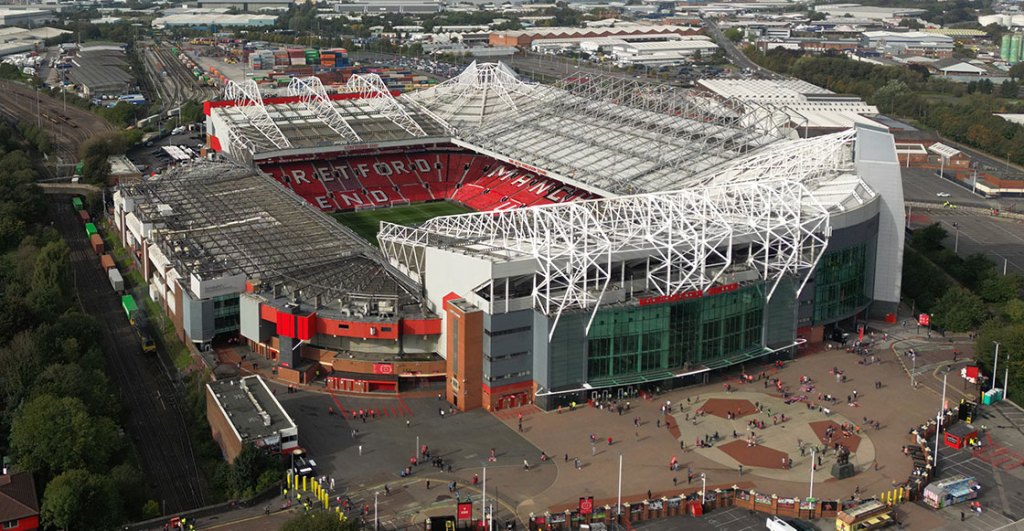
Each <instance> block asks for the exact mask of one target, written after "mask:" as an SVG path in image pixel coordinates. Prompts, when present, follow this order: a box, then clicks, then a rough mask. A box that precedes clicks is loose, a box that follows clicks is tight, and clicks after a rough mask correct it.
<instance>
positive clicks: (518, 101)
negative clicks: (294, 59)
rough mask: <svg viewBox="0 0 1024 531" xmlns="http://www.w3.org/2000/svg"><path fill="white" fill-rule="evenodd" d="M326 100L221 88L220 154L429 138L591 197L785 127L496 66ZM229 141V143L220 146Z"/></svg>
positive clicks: (646, 182)
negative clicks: (537, 80)
mask: <svg viewBox="0 0 1024 531" xmlns="http://www.w3.org/2000/svg"><path fill="white" fill-rule="evenodd" d="M346 89H347V94H342V95H334V96H329V95H328V94H327V93H326V91H325V90H324V87H323V86H322V85H321V84H320V81H319V80H318V79H316V78H298V79H294V80H293V81H292V83H291V85H289V94H290V97H289V98H283V99H273V100H268V101H267V102H264V101H263V99H262V96H261V95H260V93H259V89H258V88H257V86H256V84H255V83H254V82H252V81H249V82H246V83H241V84H235V83H229V84H228V87H227V88H226V90H225V96H226V97H227V98H228V99H229V100H234V101H233V102H228V103H226V104H220V105H215V107H217V109H216V112H217V119H218V120H222V121H224V122H226V123H227V125H228V127H227V132H226V133H222V132H220V130H219V128H218V131H217V132H216V133H215V134H217V135H220V136H221V137H222V138H221V140H220V141H221V143H222V146H223V144H224V142H225V141H226V142H227V144H228V146H229V151H230V153H231V154H236V153H237V154H239V155H238V156H237V157H236V158H239V159H240V160H246V159H247V158H251V157H253V156H256V155H259V156H260V157H269V156H274V155H276V154H287V153H288V152H289V151H291V152H294V150H296V149H303V148H306V149H316V148H318V146H320V148H321V149H327V148H334V149H337V148H338V147H339V146H358V145H359V144H371V145H379V144H381V143H382V142H388V141H395V142H413V141H419V139H429V138H433V139H435V140H443V141H445V142H447V141H449V140H450V141H452V142H454V143H455V144H458V145H462V146H464V147H467V148H469V149H473V150H475V151H478V152H480V153H484V154H487V155H489V156H492V157H495V158H497V159H499V160H505V161H510V162H514V163H519V164H520V165H526V166H530V167H533V168H537V169H538V170H539V173H542V174H544V175H548V176H551V177H554V178H557V179H560V180H562V181H564V182H566V183H568V184H571V185H573V186H576V187H577V188H581V189H584V190H588V191H590V192H593V193H595V194H597V195H602V196H609V195H616V194H635V193H643V192H656V191H662V190H672V189H678V188H679V187H680V185H681V183H682V182H683V181H684V180H685V179H686V178H687V177H689V176H692V175H695V174H698V173H700V172H703V171H706V170H709V169H711V168H714V167H717V166H720V165H721V164H723V163H726V162H728V161H730V160H733V159H735V158H737V157H739V156H742V155H744V154H747V153H749V152H752V151H754V150H756V149H759V148H761V147H763V146H766V145H768V144H771V143H773V142H776V141H778V140H781V139H783V138H784V137H785V136H786V135H787V132H786V131H785V130H784V127H785V126H786V125H787V124H789V123H791V122H792V120H791V118H790V117H789V116H788V115H787V114H786V113H785V112H782V111H781V110H779V109H778V108H775V107H773V106H771V105H766V104H762V103H759V102H756V101H747V102H741V101H738V100H735V99H729V98H715V97H709V96H707V95H704V94H700V93H697V92H692V91H684V90H679V89H676V88H674V87H671V86H669V85H666V84H660V83H654V82H649V81H645V80H639V79H633V78H630V77H628V76H627V77H622V76H610V75H589V74H588V75H586V76H581V75H577V76H571V77H569V78H566V79H565V80H563V81H561V82H560V83H558V84H556V85H554V86H552V85H535V84H530V83H525V82H523V81H521V80H519V79H518V78H517V77H516V76H515V74H514V72H513V71H512V70H511V69H510V68H509V67H507V66H505V65H503V64H500V63H499V64H478V63H473V64H471V65H470V66H469V67H467V68H466V70H465V71H464V72H463V73H462V74H460V75H459V76H457V77H455V78H453V79H451V80H449V81H447V82H445V83H442V84H440V85H438V86H436V87H434V88H432V89H428V90H426V91H424V92H423V93H421V94H409V95H405V96H402V97H401V98H394V97H393V95H392V94H391V93H390V92H388V90H387V88H386V87H385V86H384V84H383V82H382V81H381V80H380V78H379V77H377V76H376V75H374V74H368V75H364V76H361V75H354V76H352V78H351V79H350V80H349V82H348V85H347V87H346ZM224 136H227V138H223V137H224Z"/></svg>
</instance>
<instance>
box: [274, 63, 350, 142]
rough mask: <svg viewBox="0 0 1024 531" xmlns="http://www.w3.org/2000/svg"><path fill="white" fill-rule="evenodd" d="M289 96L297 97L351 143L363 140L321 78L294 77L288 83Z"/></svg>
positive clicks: (310, 110)
mask: <svg viewBox="0 0 1024 531" xmlns="http://www.w3.org/2000/svg"><path fill="white" fill-rule="evenodd" d="M288 94H289V95H290V96H297V97H298V98H299V101H300V102H301V103H302V104H303V105H305V107H306V109H308V110H309V112H311V113H313V114H314V115H316V116H317V117H318V118H320V120H322V121H323V122H324V124H325V125H327V127H330V128H331V130H332V131H334V132H335V133H337V134H338V135H340V136H341V137H342V138H344V139H345V140H347V141H349V142H359V141H361V140H362V139H361V138H359V135H358V134H356V132H355V130H353V129H352V126H350V125H348V122H347V121H346V120H345V118H344V117H343V116H342V115H341V113H339V112H338V109H337V108H336V107H335V106H334V103H332V102H331V99H330V98H329V97H328V96H327V91H326V90H325V89H324V85H323V83H322V82H321V81H320V78H318V77H315V76H310V77H293V78H292V80H291V82H289V83H288Z"/></svg>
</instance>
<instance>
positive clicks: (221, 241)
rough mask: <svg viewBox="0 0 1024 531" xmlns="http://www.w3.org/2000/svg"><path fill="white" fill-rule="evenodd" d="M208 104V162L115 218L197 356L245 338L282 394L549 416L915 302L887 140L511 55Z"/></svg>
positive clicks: (145, 192)
mask: <svg viewBox="0 0 1024 531" xmlns="http://www.w3.org/2000/svg"><path fill="white" fill-rule="evenodd" d="M205 112H206V117H207V118H206V120H207V123H206V125H207V140H208V146H209V148H210V150H212V151H214V152H216V153H217V155H216V156H214V157H212V158H215V159H217V160H214V161H202V162H198V163H194V164H191V165H186V166H179V167H177V168H173V169H170V170H167V171H165V172H164V173H162V174H160V175H157V176H154V177H152V178H149V179H147V180H144V181H142V182H139V183H133V184H126V185H122V186H120V188H119V189H118V191H117V192H116V193H115V222H116V224H117V226H118V228H119V231H120V234H121V237H122V241H123V242H125V245H126V247H128V248H129V249H131V250H132V252H133V255H134V256H135V257H136V258H137V260H138V262H139V265H140V267H141V268H142V270H143V273H144V276H145V278H147V279H148V281H149V290H150V295H151V297H152V298H153V300H154V301H159V303H160V304H161V305H162V306H163V308H164V310H165V311H166V312H167V313H168V315H170V316H171V321H172V322H174V323H175V327H176V329H177V331H178V334H179V336H180V337H181V338H182V339H183V340H186V341H191V342H193V343H195V344H197V345H199V346H202V347H204V348H205V347H207V346H210V345H213V346H215V345H216V344H217V343H218V342H221V341H227V340H231V339H233V338H240V339H241V340H243V341H244V342H246V343H247V344H248V345H249V347H250V348H251V349H252V350H253V351H254V352H256V353H258V354H259V355H261V356H265V357H267V358H271V359H274V360H276V361H277V362H278V375H279V377H281V378H283V379H286V380H289V381H294V382H299V383H305V382H311V381H313V379H315V378H317V377H318V376H325V377H326V385H327V386H328V387H330V388H333V389H337V390H344V391H349V392H398V391H402V390H405V389H411V388H415V387H416V386H418V385H420V384H421V383H423V382H424V381H437V382H444V386H445V389H446V394H447V397H448V399H449V401H450V402H452V403H453V404H455V405H456V406H457V407H458V408H459V409H462V410H468V409H474V408H479V407H484V408H487V409H502V408H508V407H515V406H518V405H522V404H526V403H536V404H537V405H539V406H540V407H543V408H547V409H552V408H556V407H558V406H560V405H566V404H569V403H571V402H583V401H586V400H590V399H594V398H598V399H600V398H605V397H623V396H633V395H635V394H636V393H638V392H642V391H644V390H650V389H654V388H661V389H669V388H672V387H675V386H679V385H685V384H687V383H692V382H696V381H704V380H705V379H706V378H707V377H708V376H709V374H711V373H712V372H713V371H718V370H723V369H726V368H729V367H733V366H737V365H741V364H744V363H747V362H755V361H758V360H762V361H763V360H764V359H768V358H773V357H790V356H792V355H794V354H795V352H796V350H797V349H799V348H801V346H802V345H803V344H805V343H807V342H811V343H815V342H820V341H822V339H823V338H824V337H825V336H826V334H830V333H832V332H833V331H834V330H836V329H837V328H840V327H847V326H852V325H853V324H854V322H855V320H857V319H863V318H865V317H867V316H869V315H870V316H873V317H886V316H890V315H891V314H892V313H893V312H895V308H896V305H897V304H898V301H899V292H900V285H899V284H900V271H901V266H902V254H903V238H904V231H903V227H904V225H905V223H904V213H903V197H902V187H901V181H900V167H899V163H898V161H897V156H896V149H895V144H894V142H893V139H892V136H891V135H890V134H889V133H888V132H887V131H885V130H884V129H880V128H875V127H871V126H858V127H857V128H856V129H851V130H845V131H840V132H835V133H830V134H822V135H820V136H814V137H810V138H801V137H800V135H799V133H800V131H799V128H797V127H794V125H793V123H792V120H791V119H790V118H789V115H788V114H787V113H786V112H785V109H784V108H781V107H777V106H774V105H773V104H767V103H758V102H751V101H739V100H735V99H730V98H722V97H716V96H714V95H709V94H707V93H701V92H693V91H683V90H679V89H675V88H672V87H668V86H665V85H660V84H656V83H649V82H646V81H641V80H639V79H632V78H623V77H612V76H590V75H574V76H570V77H568V78H566V79H564V80H562V81H561V82H559V83H556V84H554V85H539V84H533V83H530V82H526V81H523V80H521V79H520V78H519V77H518V76H517V75H516V74H515V72H514V71H512V70H511V69H510V68H508V67H507V66H505V65H503V64H500V63H499V64H476V63H474V64H471V65H469V66H468V67H467V68H466V69H465V71H463V72H462V73H461V74H460V75H458V76H457V77H455V78H453V79H451V80H448V81H446V82H444V83H441V84H438V85H436V86H434V87H431V88H429V89H426V90H422V91H417V92H414V93H409V94H402V95H397V94H393V93H391V92H389V91H388V90H387V89H386V87H385V86H384V85H383V83H381V81H380V79H379V78H376V77H375V76H373V75H366V76H362V75H354V76H353V77H352V79H351V80H350V81H349V82H348V84H347V85H346V87H345V90H343V91H340V92H338V93H328V92H327V91H326V90H325V88H324V87H323V86H322V85H321V84H320V82H319V80H318V79H316V78H303V79H294V80H293V81H292V83H291V84H290V85H289V87H288V93H287V94H286V95H284V96H277V97H263V95H261V94H260V91H259V89H258V87H257V86H256V85H255V84H254V83H252V82H246V83H242V84H233V83H232V84H230V86H229V87H228V88H227V89H226V91H225V97H224V98H223V99H222V100H220V101H211V102H207V103H206V106H205Z"/></svg>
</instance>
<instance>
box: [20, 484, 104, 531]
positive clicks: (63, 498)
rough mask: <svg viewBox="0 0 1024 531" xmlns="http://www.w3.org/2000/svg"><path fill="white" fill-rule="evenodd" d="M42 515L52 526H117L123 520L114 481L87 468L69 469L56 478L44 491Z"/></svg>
mask: <svg viewBox="0 0 1024 531" xmlns="http://www.w3.org/2000/svg"><path fill="white" fill-rule="evenodd" d="M40 512H41V515H40V516H41V518H42V521H43V525H45V526H47V527H50V528H57V529H64V530H68V531H74V530H79V529H81V530H83V531H84V530H95V529H113V528H116V527H117V525H118V524H120V523H121V522H122V520H123V518H122V514H123V513H122V512H121V500H120V498H119V497H118V494H117V489H116V488H115V486H114V482H113V481H112V480H111V479H110V478H108V477H105V476H103V475H100V474H93V473H91V472H88V471H86V470H69V471H67V472H64V473H62V474H60V475H59V476H57V477H55V478H53V480H52V481H50V482H49V483H48V484H47V485H46V491H45V492H44V493H43V506H42V510H41V511H40Z"/></svg>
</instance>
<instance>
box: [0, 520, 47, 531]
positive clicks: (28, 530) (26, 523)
mask: <svg viewBox="0 0 1024 531" xmlns="http://www.w3.org/2000/svg"><path fill="white" fill-rule="evenodd" d="M4 529H5V530H12V531H35V530H36V529H39V516H26V517H25V518H21V519H19V520H18V525H16V526H14V527H5V528H4Z"/></svg>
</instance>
